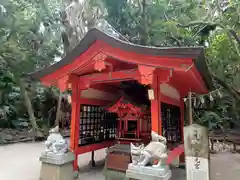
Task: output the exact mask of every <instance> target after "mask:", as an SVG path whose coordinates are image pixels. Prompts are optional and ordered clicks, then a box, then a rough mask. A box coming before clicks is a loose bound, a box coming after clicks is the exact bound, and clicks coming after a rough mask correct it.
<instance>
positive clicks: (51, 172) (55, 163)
mask: <svg viewBox="0 0 240 180" xmlns="http://www.w3.org/2000/svg"><path fill="white" fill-rule="evenodd" d="M40 161H41V162H42V167H41V172H40V180H73V179H74V170H73V161H74V154H73V153H71V152H68V153H65V154H61V155H56V154H49V153H43V154H42V155H41V156H40Z"/></svg>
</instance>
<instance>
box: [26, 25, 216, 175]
mask: <svg viewBox="0 0 240 180" xmlns="http://www.w3.org/2000/svg"><path fill="white" fill-rule="evenodd" d="M30 76H31V77H32V78H34V79H38V80H40V81H41V82H42V83H43V84H44V85H46V86H56V87H58V88H59V89H60V90H61V91H65V90H71V105H72V113H71V137H70V139H71V142H70V149H71V151H72V152H73V153H74V154H75V156H76V160H75V161H74V169H75V170H77V169H78V165H77V156H78V155H80V154H83V153H86V152H93V151H95V150H98V149H102V148H106V147H112V146H113V149H111V148H110V149H109V153H108V156H107V163H108V167H111V168H113V169H114V168H115V169H119V170H121V171H125V170H126V168H127V165H128V164H129V163H130V162H131V156H130V143H138V144H139V143H148V142H149V141H150V134H151V131H154V132H156V133H157V134H160V135H164V136H165V137H166V138H167V141H168V143H169V148H170V149H171V148H172V147H174V146H176V145H178V144H180V143H184V142H183V126H184V108H185V107H184V101H183V98H184V97H185V96H186V95H187V94H188V92H189V91H191V92H195V93H198V94H201V93H207V92H208V91H209V89H211V87H212V86H211V78H210V76H209V74H208V69H207V66H206V63H205V59H204V52H203V48H201V47H187V48H157V47H145V46H139V45H135V44H131V43H128V42H124V41H122V40H120V39H116V38H114V37H111V36H109V35H107V34H105V33H103V32H101V31H99V30H98V29H92V30H90V31H89V32H88V33H87V35H86V36H85V37H84V38H83V40H82V41H81V42H80V43H79V45H77V46H76V47H75V48H74V50H73V51H72V52H71V53H69V54H68V55H67V56H66V57H64V58H63V59H62V60H60V61H59V62H57V63H55V64H53V65H51V66H49V67H47V68H46V69H43V70H41V71H38V72H34V73H32V74H30ZM119 145H120V147H119ZM119 154H120V155H119Z"/></svg>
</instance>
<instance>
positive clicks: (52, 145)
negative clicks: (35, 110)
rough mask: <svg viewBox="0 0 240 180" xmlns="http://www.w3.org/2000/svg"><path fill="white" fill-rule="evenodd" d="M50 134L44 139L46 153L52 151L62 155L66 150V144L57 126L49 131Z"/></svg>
mask: <svg viewBox="0 0 240 180" xmlns="http://www.w3.org/2000/svg"><path fill="white" fill-rule="evenodd" d="M49 133H50V135H49V136H48V138H47V140H46V141H45V145H46V149H45V152H46V153H53V154H56V155H62V154H64V153H67V152H68V144H67V142H66V140H65V139H64V138H63V137H62V135H61V134H60V132H59V127H58V126H56V127H55V128H53V129H51V130H50V131H49Z"/></svg>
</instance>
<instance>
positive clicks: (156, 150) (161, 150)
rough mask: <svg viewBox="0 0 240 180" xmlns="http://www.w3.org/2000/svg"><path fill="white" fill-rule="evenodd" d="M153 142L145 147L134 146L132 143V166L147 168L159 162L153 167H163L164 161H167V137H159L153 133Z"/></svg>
mask: <svg viewBox="0 0 240 180" xmlns="http://www.w3.org/2000/svg"><path fill="white" fill-rule="evenodd" d="M151 135H152V141H151V142H150V143H149V144H148V145H147V146H146V147H144V146H143V145H141V146H138V147H137V146H134V145H133V144H132V143H131V154H132V164H133V165H139V166H146V165H147V164H151V162H153V161H155V160H157V161H158V163H157V164H156V165H152V167H154V168H158V167H160V166H161V164H162V161H163V160H165V159H167V146H166V143H167V140H166V138H165V137H163V136H160V135H158V134H157V133H155V132H154V131H152V134H151Z"/></svg>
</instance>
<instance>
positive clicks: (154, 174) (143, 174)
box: [126, 164, 172, 180]
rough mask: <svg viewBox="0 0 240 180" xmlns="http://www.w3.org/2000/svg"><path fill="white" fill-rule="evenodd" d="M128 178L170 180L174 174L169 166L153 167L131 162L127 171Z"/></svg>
mask: <svg viewBox="0 0 240 180" xmlns="http://www.w3.org/2000/svg"><path fill="white" fill-rule="evenodd" d="M126 176H127V178H128V179H138V180H146V179H147V180H169V179H170V178H171V176H172V173H171V170H170V169H169V166H163V167H160V168H153V167H151V166H138V165H133V164H129V165H128V170H127V172H126Z"/></svg>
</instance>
